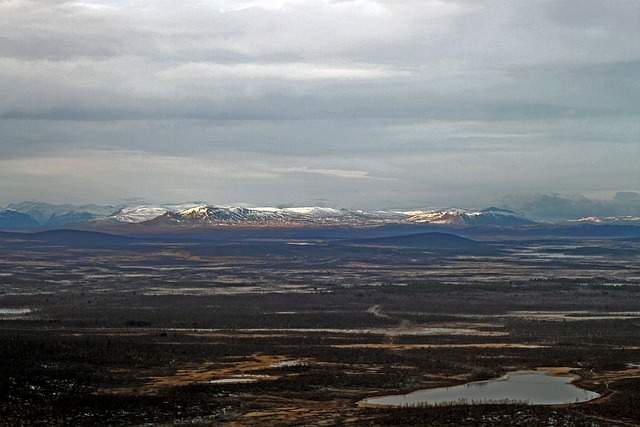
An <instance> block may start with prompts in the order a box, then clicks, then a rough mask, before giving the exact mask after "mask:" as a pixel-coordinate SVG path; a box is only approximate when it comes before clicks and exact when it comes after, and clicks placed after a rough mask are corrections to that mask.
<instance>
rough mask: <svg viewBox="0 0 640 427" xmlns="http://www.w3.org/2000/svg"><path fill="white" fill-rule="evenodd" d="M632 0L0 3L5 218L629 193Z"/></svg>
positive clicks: (639, 160) (635, 133)
mask: <svg viewBox="0 0 640 427" xmlns="http://www.w3.org/2000/svg"><path fill="white" fill-rule="evenodd" d="M639 18H640V3H638V2H636V1H630V0H629V1H624V0H623V1H618V2H613V3H612V2H605V1H595V0H594V1H570V0H568V1H562V2H510V1H488V0H487V1H480V0H479V1H445V0H427V1H425V0H400V1H398V0H396V1H390V0H388V1H387V0H377V1H373V0H351V1H333V0H323V1H313V2H312V1H309V0H279V1H259V0H255V1H243V0H217V1H210V2H201V1H195V0H187V1H183V2H173V1H164V0H160V1H154V2H145V1H121V0H108V1H102V2H68V1H59V0H52V1H46V2H36V1H29V0H9V1H4V2H0V24H1V25H0V99H1V100H2V102H0V159H1V160H0V195H1V198H0V204H8V203H9V202H11V201H16V200H23V199H34V198H38V199H43V200H46V201H52V202H73V203H85V202H98V203H105V202H107V203H118V202H119V201H121V200H122V199H125V198H132V197H145V198H147V199H152V200H156V201H165V200H169V199H171V200H176V198H177V199H179V200H187V199H191V198H193V199H197V200H209V201H211V202H218V203H225V202H238V201H244V202H249V203H255V204H292V205H301V204H306V203H308V202H309V201H311V200H317V199H323V200H326V203H327V204H331V205H337V206H344V207H360V208H384V207H420V206H430V205H459V206H474V205H483V204H487V203H490V202H491V201H492V200H495V199H496V198H497V197H499V196H500V195H504V194H518V193H527V194H530V193H544V194H548V193H553V192H557V193H562V194H575V193H577V194H585V195H586V196H587V197H594V196H598V197H599V196H600V195H605V196H606V197H613V195H614V194H615V193H616V192H620V191H640V188H639V187H638V185H640V184H639V183H640V173H639V172H638V170H639V169H638V167H637V165H638V164H640V144H639V142H640V120H638V119H639V116H640V86H638V83H637V76H638V75H640V44H638V43H637V40H639V39H640V27H639V26H638V25H637V22H638V20H639Z"/></svg>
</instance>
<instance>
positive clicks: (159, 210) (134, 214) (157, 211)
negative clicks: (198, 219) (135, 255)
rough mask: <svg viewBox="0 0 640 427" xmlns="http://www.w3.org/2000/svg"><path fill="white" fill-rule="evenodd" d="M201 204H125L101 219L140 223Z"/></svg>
mask: <svg viewBox="0 0 640 427" xmlns="http://www.w3.org/2000/svg"><path fill="white" fill-rule="evenodd" d="M199 205H201V203H194V202H191V203H178V204H165V205H138V206H125V207H123V208H121V209H119V210H118V211H116V212H115V213H113V214H112V215H109V216H107V217H106V218H102V219H101V221H108V222H115V223H133V224H135V223H140V222H144V221H149V220H151V219H154V218H157V217H159V216H161V215H163V214H165V213H167V212H179V211H183V210H186V209H190V208H193V207H196V206H199Z"/></svg>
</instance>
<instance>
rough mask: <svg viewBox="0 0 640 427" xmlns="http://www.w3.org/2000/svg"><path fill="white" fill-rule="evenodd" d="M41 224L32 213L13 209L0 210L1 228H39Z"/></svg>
mask: <svg viewBox="0 0 640 427" xmlns="http://www.w3.org/2000/svg"><path fill="white" fill-rule="evenodd" d="M39 226H40V224H39V223H38V221H36V220H35V219H33V218H32V217H31V215H27V214H25V213H22V212H18V211H14V210H12V209H5V210H3V211H0V230H12V229H27V228H37V227H39Z"/></svg>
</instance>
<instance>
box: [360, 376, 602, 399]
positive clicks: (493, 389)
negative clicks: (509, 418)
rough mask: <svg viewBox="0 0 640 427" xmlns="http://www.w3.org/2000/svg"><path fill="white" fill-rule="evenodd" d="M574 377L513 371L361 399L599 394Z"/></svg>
mask: <svg viewBox="0 0 640 427" xmlns="http://www.w3.org/2000/svg"><path fill="white" fill-rule="evenodd" d="M572 381H573V378H572V377H570V376H567V375H558V374H554V373H552V371H536V372H512V373H510V374H507V375H505V376H503V377H500V378H497V379H493V380H488V381H477V382H472V383H467V384H462V385H458V386H452V387H441V388H433V389H426V390H418V391H414V392H412V393H409V394H399V395H391V396H382V397H374V398H370V399H365V400H363V401H361V402H360V403H361V404H364V405H367V406H369V405H375V406H423V405H424V406H434V405H455V404H481V403H526V404H529V405H557V404H564V403H579V402H586V401H588V400H593V399H595V398H597V397H600V395H599V394H598V393H595V392H592V391H589V390H584V389H581V388H579V387H576V386H574V385H573V384H571V382H572Z"/></svg>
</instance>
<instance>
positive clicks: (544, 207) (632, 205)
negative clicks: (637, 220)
mask: <svg viewBox="0 0 640 427" xmlns="http://www.w3.org/2000/svg"><path fill="white" fill-rule="evenodd" d="M502 204H503V206H505V207H506V208H507V209H514V210H517V211H519V212H523V213H526V214H527V215H529V216H531V217H534V218H541V219H550V220H559V219H578V218H585V217H592V216H595V217H607V216H618V217H624V216H638V215H640V193H636V192H631V191H627V192H618V193H617V194H616V195H615V196H614V197H613V198H612V199H609V200H602V199H590V198H587V197H584V196H582V195H560V194H533V195H519V196H508V197H506V198H505V199H504V200H503V201H502Z"/></svg>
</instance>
